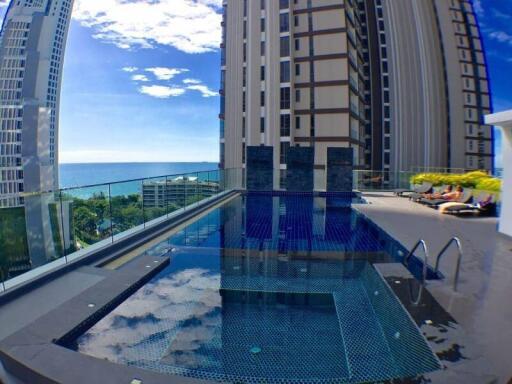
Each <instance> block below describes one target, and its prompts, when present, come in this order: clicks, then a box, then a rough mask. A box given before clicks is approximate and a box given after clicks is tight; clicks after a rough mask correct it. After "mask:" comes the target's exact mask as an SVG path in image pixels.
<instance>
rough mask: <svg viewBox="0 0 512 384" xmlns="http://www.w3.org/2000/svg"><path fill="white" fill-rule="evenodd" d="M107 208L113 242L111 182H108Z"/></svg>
mask: <svg viewBox="0 0 512 384" xmlns="http://www.w3.org/2000/svg"><path fill="white" fill-rule="evenodd" d="M108 210H109V214H110V238H111V239H112V243H113V242H114V213H113V212H112V184H110V183H109V184H108Z"/></svg>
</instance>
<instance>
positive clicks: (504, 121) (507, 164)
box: [485, 110, 512, 237]
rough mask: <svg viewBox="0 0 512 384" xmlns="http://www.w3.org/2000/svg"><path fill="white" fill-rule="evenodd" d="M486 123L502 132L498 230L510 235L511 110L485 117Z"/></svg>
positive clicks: (511, 227) (511, 220)
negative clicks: (501, 181) (501, 178)
mask: <svg viewBox="0 0 512 384" xmlns="http://www.w3.org/2000/svg"><path fill="white" fill-rule="evenodd" d="M485 122H486V124H489V125H496V126H499V127H501V130H502V132H503V134H502V137H503V144H502V151H503V167H504V169H503V185H502V189H501V216H500V224H499V231H500V232H501V233H504V234H505V235H508V236H511V237H512V110H510V111H506V112H501V113H495V114H493V115H488V116H486V117H485Z"/></svg>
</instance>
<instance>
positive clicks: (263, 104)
mask: <svg viewBox="0 0 512 384" xmlns="http://www.w3.org/2000/svg"><path fill="white" fill-rule="evenodd" d="M260 105H261V106H262V107H264V106H265V91H261V93H260Z"/></svg>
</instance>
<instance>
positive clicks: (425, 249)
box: [403, 239, 428, 305]
mask: <svg viewBox="0 0 512 384" xmlns="http://www.w3.org/2000/svg"><path fill="white" fill-rule="evenodd" d="M420 245H421V246H422V247H423V252H424V254H425V255H424V258H423V270H422V277H421V289H420V292H419V294H418V297H417V299H416V300H414V301H413V304H414V305H418V304H419V303H420V301H421V294H422V292H423V287H424V286H425V285H426V283H427V271H428V247H427V243H426V242H425V240H423V239H420V240H418V242H417V243H416V245H415V246H414V247H413V248H412V249H411V251H410V252H409V253H408V254H407V256H406V257H405V258H404V261H403V263H404V265H405V266H406V267H408V266H409V259H410V258H411V257H412V256H413V255H414V252H415V251H416V250H417V249H418V247H419V246H420Z"/></svg>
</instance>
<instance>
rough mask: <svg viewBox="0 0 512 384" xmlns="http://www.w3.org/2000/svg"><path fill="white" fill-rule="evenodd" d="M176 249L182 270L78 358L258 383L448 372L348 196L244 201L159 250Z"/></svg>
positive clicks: (380, 241) (168, 273) (315, 383)
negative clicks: (381, 271)
mask: <svg viewBox="0 0 512 384" xmlns="http://www.w3.org/2000/svg"><path fill="white" fill-rule="evenodd" d="M333 199H334V201H333ZM171 248H174V251H173V252H170V255H171V263H170V265H169V266H168V267H167V268H166V269H164V270H163V271H162V272H160V273H159V274H158V275H157V276H156V277H155V278H154V279H153V280H151V281H150V282H149V283H148V284H146V285H145V286H144V287H142V288H141V289H140V290H139V291H137V292H136V293H135V294H134V295H133V296H131V297H130V298H129V299H128V300H126V301H125V302H124V303H123V304H121V305H120V306H119V307H117V308H116V309H115V310H114V311H113V312H112V313H110V314H109V315H107V316H106V317H105V318H104V319H102V320H101V321H100V322H99V323H98V324H96V325H95V326H94V327H93V328H91V329H90V330H89V331H88V332H87V333H85V334H84V335H83V336H82V337H80V338H79V339H78V340H77V343H76V344H77V349H78V351H80V352H82V353H85V354H89V355H92V356H95V357H98V358H103V359H108V360H110V361H114V362H117V363H122V364H126V365H131V366H136V367H140V368H144V369H148V370H153V371H156V372H160V373H164V374H170V375H181V376H186V377H193V378H197V379H204V380H214V381H222V382H237V383H242V382H244V383H247V384H260V383H261V384H263V383H266V384H334V383H361V382H379V381H386V380H392V379H395V378H401V377H411V376H415V375H418V374H421V373H424V372H430V371H433V370H436V369H439V368H440V364H439V361H438V360H437V359H436V357H435V356H434V355H433V353H432V351H431V350H430V348H429V346H428V344H427V342H426V341H425V339H424V338H423V336H422V335H421V333H420V332H419V330H418V328H417V327H416V325H415V324H414V323H413V322H412V320H411V319H410V317H409V316H408V314H407V313H406V312H405V310H404V309H403V307H402V306H401V304H400V302H399V301H398V299H397V298H396V297H395V296H394V294H393V292H392V291H391V290H390V289H389V287H388V286H387V285H386V283H385V282H384V281H383V280H382V279H381V277H380V276H379V275H378V274H377V272H376V271H375V269H374V268H373V266H372V265H371V261H373V260H379V261H381V259H382V258H383V259H384V260H389V256H388V255H386V253H385V252H384V251H385V250H386V249H388V246H387V245H386V237H385V236H384V235H383V234H382V233H381V232H380V231H379V230H378V229H376V228H375V227H373V226H371V225H370V224H369V222H368V221H366V220H365V219H364V218H363V217H361V216H360V215H358V214H357V213H355V212H354V211H353V210H352V209H351V208H350V199H348V198H341V199H340V198H339V196H330V197H327V198H323V197H320V198H319V197H313V196H312V195H311V194H309V195H308V194H295V195H291V196H290V195H283V194H280V195H278V196H273V195H268V194H256V195H250V196H244V197H240V198H237V199H235V200H233V201H231V202H230V203H228V204H226V205H225V206H223V207H221V208H219V209H216V210H214V211H213V212H211V213H210V214H208V215H207V216H205V217H203V218H201V219H200V220H198V221H196V222H194V223H192V224H190V225H189V226H187V228H185V229H183V230H181V231H179V232H178V233H176V234H175V235H173V236H171V237H170V238H169V239H167V240H166V241H163V242H162V243H160V244H157V245H156V246H155V247H153V248H151V249H150V250H149V251H148V253H150V254H153V255H162V254H169V250H170V249H171ZM397 334H398V335H399V337H396V335H397ZM253 351H256V352H253Z"/></svg>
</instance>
